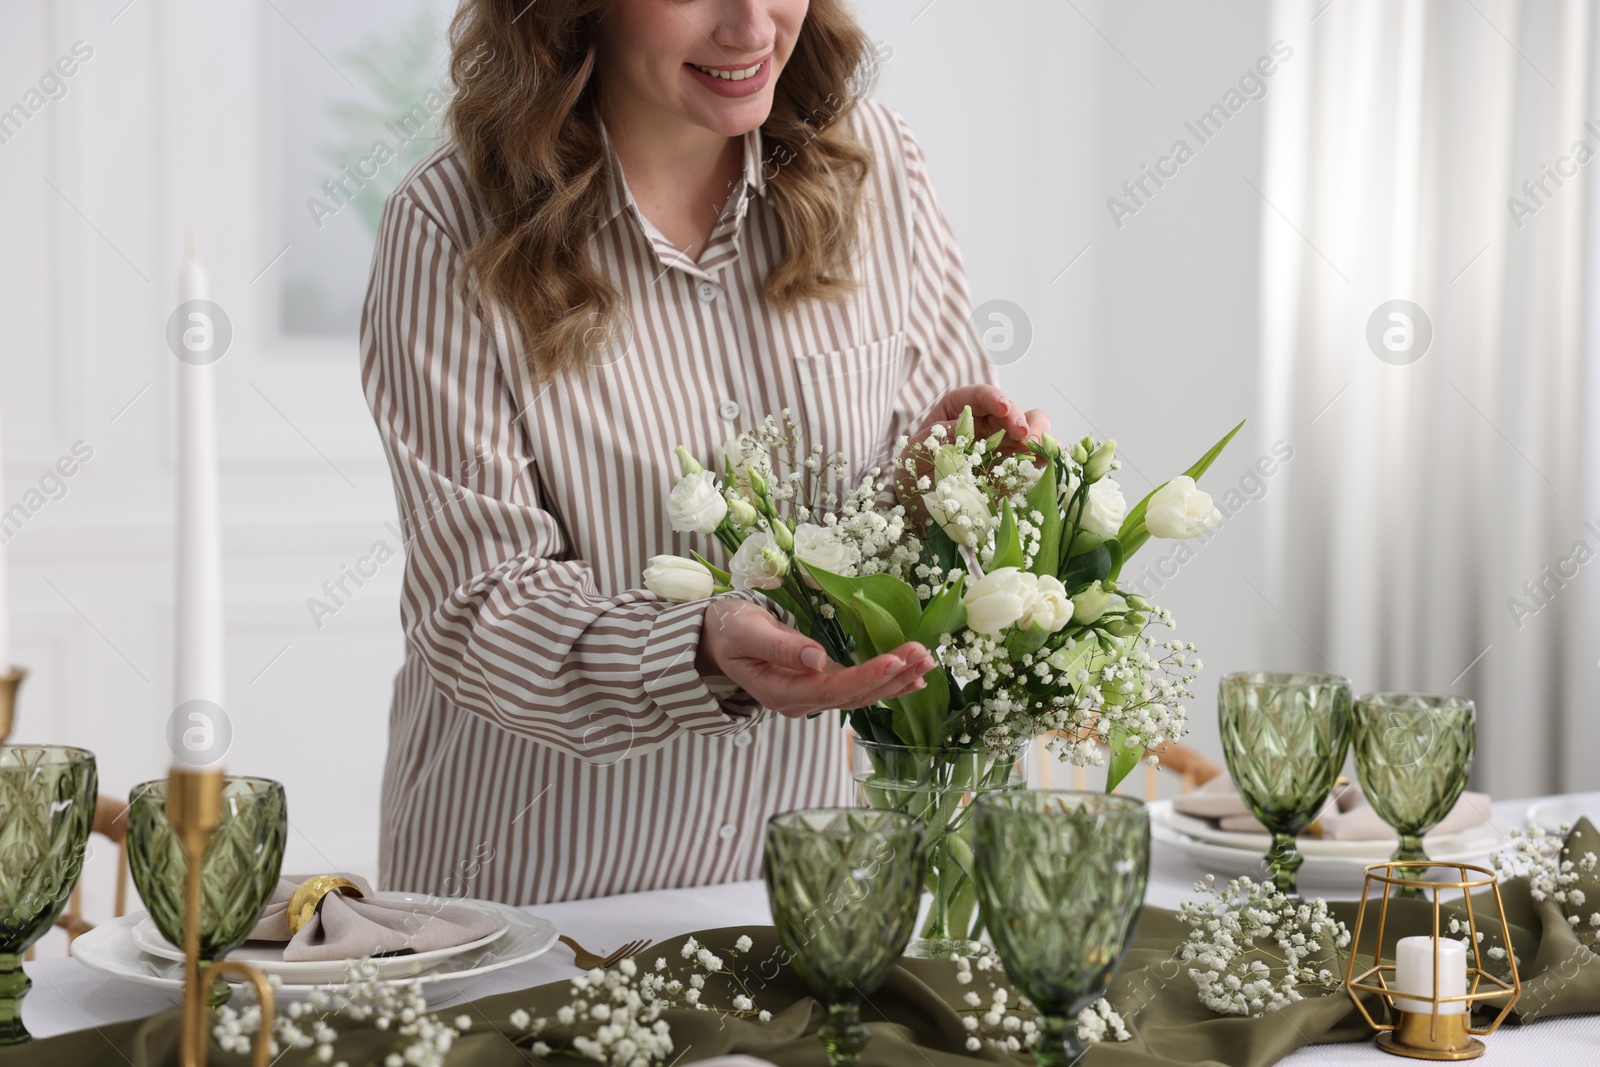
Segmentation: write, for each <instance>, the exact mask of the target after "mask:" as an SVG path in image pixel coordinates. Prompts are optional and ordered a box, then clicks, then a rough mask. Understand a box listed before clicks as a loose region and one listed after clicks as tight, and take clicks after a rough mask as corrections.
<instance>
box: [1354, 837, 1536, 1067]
mask: <svg viewBox="0 0 1600 1067" xmlns="http://www.w3.org/2000/svg"><path fill="white" fill-rule="evenodd" d="M1430 872H1449V874H1453V875H1454V876H1455V877H1454V878H1451V877H1449V874H1447V875H1446V876H1445V877H1444V878H1440V877H1438V876H1437V873H1433V874H1432V875H1431V876H1430ZM1366 874H1367V877H1366V880H1365V882H1364V883H1363V885H1362V887H1361V907H1360V910H1359V911H1357V912H1356V929H1355V935H1354V936H1353V937H1352V939H1351V942H1350V944H1351V949H1350V964H1349V966H1348V967H1347V968H1346V970H1345V980H1344V984H1345V988H1346V989H1348V990H1349V991H1350V997H1351V999H1352V1000H1354V1001H1355V1002H1356V1007H1357V1008H1358V1009H1360V1011H1361V1014H1362V1016H1363V1017H1364V1018H1365V1019H1366V1020H1367V1022H1368V1023H1369V1024H1370V1025H1371V1026H1372V1028H1373V1029H1374V1030H1377V1031H1379V1033H1378V1047H1379V1048H1380V1049H1382V1050H1383V1051H1385V1052H1388V1053H1392V1054H1393V1055H1396V1056H1409V1057H1412V1058H1413V1059H1419V1060H1470V1059H1476V1058H1477V1057H1479V1056H1481V1055H1483V1053H1484V1050H1485V1046H1484V1044H1483V1042H1482V1041H1479V1040H1477V1038H1476V1037H1474V1036H1473V1035H1478V1036H1479V1037H1482V1036H1485V1035H1488V1034H1492V1033H1494V1032H1495V1030H1497V1029H1499V1027H1500V1024H1501V1023H1502V1022H1504V1021H1505V1018H1506V1016H1507V1015H1509V1014H1510V1013H1511V1008H1512V1006H1513V1005H1515V1004H1516V1002H1517V1000H1518V998H1520V997H1521V996H1522V980H1521V979H1520V978H1518V977H1517V960H1516V953H1515V952H1513V951H1512V947H1511V930H1510V927H1509V926H1507V924H1506V911H1505V905H1504V904H1503V903H1502V902H1501V899H1500V886H1499V884H1498V881H1497V879H1496V877H1495V873H1494V872H1493V871H1491V870H1489V869H1488V868H1486V867H1475V866H1473V865H1472V864H1469V863H1442V862H1440V861H1438V860H1403V861H1396V862H1391V863H1374V864H1373V865H1371V866H1370V867H1368V868H1367V869H1366ZM1375 884H1376V885H1382V886H1383V897H1382V902H1381V905H1380V907H1379V908H1378V909H1377V910H1378V918H1377V922H1378V930H1377V937H1376V938H1374V940H1373V948H1372V965H1371V966H1369V967H1367V968H1366V969H1365V970H1363V971H1362V972H1361V973H1360V974H1357V973H1356V964H1357V959H1358V957H1359V955H1360V945H1361V928H1362V925H1363V924H1364V923H1366V922H1367V919H1368V909H1367V905H1368V903H1369V898H1370V895H1371V893H1372V890H1373V886H1374V885H1375ZM1483 888H1488V889H1489V890H1490V891H1491V892H1492V893H1493V894H1494V907H1495V914H1494V915H1493V916H1492V918H1493V919H1495V920H1497V921H1498V923H1499V926H1500V939H1501V943H1502V944H1503V945H1504V946H1505V950H1506V966H1507V967H1509V968H1510V969H1511V980H1510V981H1509V982H1508V981H1506V980H1505V979H1503V978H1500V977H1499V976H1497V975H1495V974H1491V973H1490V972H1489V971H1488V970H1486V969H1485V968H1484V966H1483V953H1482V950H1481V949H1480V948H1479V946H1478V933H1479V928H1478V918H1479V917H1478V915H1477V914H1476V913H1475V912H1474V911H1473V905H1472V891H1473V890H1474V889H1483ZM1396 889H1420V890H1422V892H1423V895H1424V896H1425V897H1429V898H1431V901H1432V904H1433V927H1432V930H1433V932H1432V935H1431V936H1429V935H1421V936H1416V937H1403V938H1401V939H1400V940H1399V941H1398V942H1397V943H1396V945H1395V962H1394V963H1384V962H1383V959H1382V954H1383V935H1384V930H1385V928H1386V927H1387V925H1388V921H1389V898H1390V896H1391V894H1392V893H1393V891H1394V890H1396ZM1446 891H1457V892H1459V893H1460V894H1461V899H1462V906H1463V910H1464V911H1465V913H1466V924H1467V940H1466V943H1465V944H1463V943H1462V942H1461V941H1458V940H1456V939H1454V938H1448V937H1441V936H1440V932H1439V927H1440V906H1441V904H1442V902H1443V899H1442V898H1443V896H1444V893H1445V892H1446ZM1469 959H1470V963H1469V962H1468V961H1469ZM1359 993H1377V994H1378V995H1380V996H1382V997H1383V998H1384V1000H1385V1001H1387V1002H1388V1004H1389V1008H1390V1011H1391V1013H1392V1014H1393V1016H1394V1020H1395V1021H1394V1022H1392V1023H1379V1022H1378V1021H1377V1020H1376V1019H1374V1018H1373V1017H1372V1014H1371V1013H1370V1012H1368V1011H1367V1006H1366V1005H1365V1004H1363V1003H1362V1002H1361V998H1360V996H1358V994H1359ZM1500 997H1507V998H1508V999H1507V1000H1506V1002H1505V1004H1504V1005H1502V1006H1501V1008H1500V1012H1499V1014H1497V1015H1496V1016H1495V1017H1494V1021H1493V1022H1491V1023H1490V1024H1489V1025H1488V1026H1485V1027H1481V1028H1479V1027H1474V1026H1473V1025H1472V1006H1473V1005H1474V1004H1476V1003H1478V1002H1479V1001H1488V1000H1494V999H1497V998H1500Z"/></svg>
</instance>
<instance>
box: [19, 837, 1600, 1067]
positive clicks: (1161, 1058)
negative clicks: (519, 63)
mask: <svg viewBox="0 0 1600 1067" xmlns="http://www.w3.org/2000/svg"><path fill="white" fill-rule="evenodd" d="M1571 843H1572V844H1574V845H1579V844H1581V846H1582V847H1581V848H1574V849H1573V852H1574V854H1577V853H1580V852H1583V851H1590V850H1593V851H1600V835H1597V834H1596V833H1595V831H1594V828H1593V827H1591V826H1588V825H1587V823H1580V825H1579V828H1578V830H1576V831H1574V833H1573V836H1572V838H1571ZM1581 887H1582V888H1583V889H1584V890H1585V894H1586V897H1587V899H1586V902H1585V904H1584V905H1583V906H1582V907H1579V908H1576V909H1574V910H1575V911H1576V912H1578V913H1580V915H1581V917H1582V918H1583V919H1585V920H1586V919H1587V918H1588V915H1589V913H1591V912H1593V911H1595V910H1596V909H1600V872H1594V871H1591V872H1588V873H1587V874H1586V875H1585V876H1584V879H1583V882H1582V883H1581ZM1501 894H1502V896H1503V898H1504V902H1505V909H1506V919H1507V922H1508V923H1509V925H1510V928H1511V940H1512V944H1513V946H1514V947H1515V950H1516V953H1517V956H1518V959H1519V960H1520V961H1521V976H1522V981H1523V996H1522V1000H1521V1001H1520V1002H1519V1003H1518V1005H1517V1007H1516V1009H1515V1010H1514V1011H1513V1013H1512V1016H1511V1020H1510V1021H1509V1022H1508V1024H1507V1025H1517V1024H1520V1023H1526V1022H1531V1021H1534V1020H1537V1019H1545V1018H1553V1017H1556V1016H1561V1015H1574V1014H1587V1013H1600V957H1597V956H1596V955H1595V954H1594V953H1593V952H1591V951H1589V950H1588V949H1587V948H1585V947H1584V946H1583V944H1582V943H1581V942H1580V939H1579V936H1578V935H1577V934H1576V933H1575V932H1574V931H1573V929H1572V928H1571V927H1570V926H1569V925H1568V923H1567V921H1566V918H1565V916H1564V915H1563V914H1562V911H1561V907H1560V905H1558V904H1556V903H1555V902H1553V901H1550V900H1545V901H1542V902H1541V901H1535V900H1534V899H1533V895H1532V893H1531V891H1530V890H1529V888H1528V884H1527V882H1526V881H1525V880H1524V879H1513V880H1510V881H1508V882H1506V883H1505V884H1504V885H1503V886H1502V887H1501ZM1330 908H1331V909H1332V911H1333V912H1334V914H1335V915H1336V916H1337V917H1338V918H1339V919H1341V920H1343V921H1344V922H1345V924H1346V925H1347V926H1349V927H1351V928H1352V929H1353V928H1354V924H1355V913H1356V903H1355V902H1353V901H1350V902H1337V903H1334V904H1331V905H1330ZM1491 912H1492V909H1491ZM1478 914H1479V915H1484V914H1485V913H1484V912H1481V911H1480V912H1479V913H1478ZM1389 925H1390V929H1389V931H1388V932H1387V933H1386V937H1385V940H1386V941H1387V942H1389V943H1390V944H1392V941H1393V939H1397V938H1399V937H1402V936H1406V935H1408V934H1417V933H1427V932H1430V930H1431V916H1430V915H1429V908H1428V906H1427V905H1425V904H1424V903H1422V902H1419V901H1392V902H1391V904H1390V920H1389ZM1372 932H1373V931H1372V927H1371V926H1370V925H1369V926H1368V928H1367V930H1366V931H1364V933H1363V940H1370V937H1371V934H1372ZM1187 933H1188V928H1187V927H1185V926H1184V925H1183V924H1182V923H1180V922H1179V921H1178V919H1177V916H1176V914H1175V913H1174V912H1171V911H1168V910H1166V909H1162V908H1154V907H1147V908H1146V909H1145V910H1144V912H1143V914H1142V916H1141V919H1140V924H1139V928H1138V932H1137V934H1136V938H1135V942H1134V945H1133V948H1132V949H1131V951H1130V952H1129V954H1128V957H1127V959H1126V961H1125V962H1124V964H1123V966H1122V969H1121V971H1120V972H1119V974H1118V977H1117V981H1116V983H1115V985H1114V986H1113V987H1112V990H1111V993H1110V996H1109V999H1110V1001H1111V1005H1112V1006H1113V1007H1114V1008H1116V1009H1117V1011H1118V1012H1120V1013H1121V1015H1122V1017H1123V1019H1124V1020H1125V1021H1126V1023H1127V1025H1128V1029H1129V1030H1130V1031H1131V1032H1132V1035H1133V1037H1132V1040H1130V1041H1126V1042H1117V1043H1109V1042H1108V1043H1104V1044H1101V1045H1097V1046H1095V1047H1094V1048H1093V1049H1091V1051H1090V1053H1089V1055H1088V1057H1087V1060H1086V1064H1085V1067H1171V1065H1174V1064H1195V1065H1228V1067H1266V1065H1268V1064H1272V1063H1275V1062H1276V1061H1277V1060H1279V1059H1281V1058H1282V1057H1283V1056H1286V1055H1288V1054H1289V1053H1290V1052H1292V1051H1294V1050H1295V1049H1298V1048H1301V1047H1303V1046H1305V1045H1309V1044H1320V1043H1329V1042H1340V1041H1362V1040H1370V1038H1371V1034H1370V1030H1369V1029H1368V1027H1367V1026H1366V1023H1365V1022H1364V1020H1363V1019H1362V1018H1361V1015H1360V1013H1359V1012H1358V1011H1356V1009H1355V1008H1354V1006H1353V1005H1352V1003H1351V1001H1350V998H1349V996H1348V995H1347V994H1345V993H1343V992H1338V993H1331V994H1328V995H1318V996H1311V997H1307V998H1306V999H1305V1000H1303V1001H1300V1002H1299V1003H1296V1004H1292V1005H1290V1006H1288V1007H1287V1008H1285V1009H1283V1010H1282V1011H1279V1012H1274V1013H1271V1014H1269V1015H1267V1016H1266V1017H1264V1018H1260V1019H1247V1018H1242V1017H1236V1016H1219V1015H1216V1014H1214V1013H1213V1012H1211V1011H1210V1010H1209V1009H1207V1008H1205V1007H1204V1006H1202V1005H1201V1003H1200V1001H1199V998H1198V997H1197V996H1196V993H1195V987H1194V983H1193V981H1191V980H1190V979H1189V977H1188V975H1187V973H1186V966H1185V965H1184V964H1183V963H1182V962H1181V961H1180V960H1178V959H1177V958H1176V956H1175V949H1176V947H1177V946H1178V945H1179V944H1180V943H1181V942H1182V941H1183V939H1184V938H1185V936H1186V935H1187ZM741 934H744V935H748V936H749V937H750V938H751V940H752V941H753V942H754V948H753V949H752V951H750V952H748V953H745V954H743V956H742V957H741V958H740V960H739V964H738V965H739V967H740V968H741V974H742V975H743V976H744V980H745V983H746V985H747V986H748V987H749V989H750V991H751V993H752V995H753V996H754V997H755V1000H756V1005H757V1007H760V1008H765V1009H767V1010H769V1011H771V1012H772V1013H773V1019H772V1020H771V1021H770V1022H768V1023H758V1022H754V1021H745V1020H742V1019H735V1018H724V1017H723V1016H721V1015H720V1014H718V1013H716V1012H702V1011H692V1010H672V1011H669V1012H667V1013H666V1015H665V1016H664V1017H665V1018H666V1019H667V1020H668V1021H669V1023H670V1024H671V1026H672V1040H673V1044H674V1046H675V1049H676V1052H675V1055H676V1056H677V1057H678V1058H677V1059H676V1061H675V1063H676V1064H678V1065H685V1064H690V1063H693V1062H695V1061H697V1060H702V1059H706V1058H709V1057H712V1056H719V1055H725V1054H729V1053H746V1054H749V1055H752V1056H756V1057H758V1058H760V1059H764V1060H769V1061H771V1062H773V1063H776V1064H778V1065H779V1067H825V1062H826V1060H825V1057H824V1054H823V1050H822V1046H821V1044H820V1043H819V1042H818V1041H817V1039H816V1034H815V1031H816V1029H817V1028H818V1027H819V1026H820V1025H821V1023H822V1017H823V1012H822V1009H821V1007H820V1006H819V1005H818V1004H816V1002H814V1001H812V1000H811V999H810V997H809V996H808V995H807V992H806V989H805V986H804V984H803V983H802V982H801V981H800V979H799V978H798V976H796V975H795V974H794V972H793V971H792V970H791V969H789V968H787V967H785V966H782V965H781V964H782V961H783V960H784V958H785V956H784V953H783V951H782V949H781V948H780V947H779V946H778V945H777V942H776V938H775V935H774V932H773V929H772V928H771V927H755V926H752V927H732V928H727V929H722V930H712V931H703V932H698V933H695V934H692V935H684V936H683V937H678V938H673V939H669V940H667V941H664V942H662V943H661V944H659V945H657V946H654V947H652V948H651V949H649V950H648V951H647V952H646V954H645V956H644V957H643V958H644V959H645V961H646V965H647V966H648V964H649V962H650V961H653V960H654V959H655V958H656V957H657V956H665V957H666V958H667V960H668V961H669V964H670V965H672V966H673V967H674V969H676V968H677V967H678V965H681V964H682V962H683V961H682V960H681V959H680V957H679V955H678V948H679V946H680V945H681V944H682V943H683V941H684V940H685V939H686V938H687V937H690V936H692V937H694V938H695V939H696V940H698V941H699V942H700V943H701V944H703V945H705V946H706V947H708V948H710V949H711V950H712V951H714V952H717V953H718V954H721V955H723V956H724V958H725V959H727V958H729V956H728V950H729V949H730V947H731V946H732V945H733V943H734V941H735V940H737V939H738V937H739V936H740V935H741ZM1491 943H1492V942H1486V943H1485V944H1486V947H1487V945H1489V944H1491ZM1370 951H1371V950H1370V946H1369V945H1367V946H1363V952H1364V954H1365V953H1369V952H1370ZM1386 955H1388V953H1386ZM955 975H956V968H955V965H954V964H953V963H950V962H949V961H943V960H915V959H907V960H903V961H902V962H901V965H900V966H899V967H898V968H897V969H896V971H895V972H894V973H893V974H892V975H891V976H890V978H889V980H888V981H887V982H886V983H885V984H884V986H883V987H882V988H881V989H879V990H878V991H877V992H876V993H874V994H873V995H872V997H871V998H870V1000H869V1002H868V1003H867V1005H866V1007H865V1009H864V1011H863V1016H864V1018H865V1019H866V1020H867V1022H868V1025H869V1027H870V1028H871V1030H872V1032H873V1039H872V1042H871V1044H869V1045H868V1047H867V1049H866V1051H865V1053H864V1054H863V1056H862V1064H863V1067H958V1065H965V1067H971V1064H973V1063H974V1062H975V1061H984V1060H987V1061H989V1062H994V1063H1001V1064H1014V1063H1031V1057H1028V1056H1022V1057H1018V1056H1011V1055H1008V1054H1006V1053H1001V1052H997V1051H994V1050H992V1049H988V1048H986V1049H985V1051H983V1052H982V1053H976V1054H975V1053H969V1052H967V1051H966V1039H967V1031H966V1029H965V1028H964V1026H963V1025H962V1020H961V1014H960V1011H961V1010H962V1009H961V996H962V994H964V993H965V992H967V991H968V989H969V988H971V987H970V986H964V985H961V984H959V983H957V981H956V978H955ZM724 988H725V986H724V983H722V982H721V981H719V980H716V979H712V980H710V981H708V982H707V991H706V996H707V1001H708V1003H713V1004H717V1005H720V1004H721V1002H722V1000H725V999H726V997H725V996H723V993H722V990H723V989H724ZM713 992H715V993H716V996H713V995H712V994H713ZM728 996H731V993H730V994H728ZM569 999H570V995H569V985H568V983H567V982H566V981H561V982H554V983H551V984H548V985H544V986H539V987H537V988H534V989H529V990H524V991H521V992H516V993H504V994H500V995H497V996H492V997H486V998H484V999H482V1000H478V1001H474V1002H472V1003H470V1004H465V1005H457V1006H454V1007H451V1008H447V1009H445V1010H444V1011H443V1012H441V1014H442V1015H444V1016H445V1017H446V1018H447V1019H454V1018H456V1017H457V1016H459V1015H466V1016H468V1017H469V1018H470V1019H471V1020H472V1027H471V1029H470V1030H469V1031H468V1032H466V1033H464V1034H462V1035H461V1036H460V1037H459V1038H458V1039H457V1040H456V1043H455V1046H454V1048H453V1049H452V1050H451V1052H450V1055H449V1059H448V1063H449V1064H450V1065H452V1067H502V1065H504V1067H510V1065H513V1064H526V1063H531V1062H536V1058H535V1057H534V1056H533V1055H532V1053H531V1052H529V1051H527V1049H526V1047H525V1045H526V1041H524V1043H523V1047H519V1046H518V1045H516V1044H514V1043H513V1039H516V1038H519V1037H522V1036H523V1035H522V1034H521V1032H520V1031H518V1030H516V1029H515V1028H513V1027H512V1026H511V1025H510V1023H509V1021H508V1019H509V1016H510V1015H511V1013H512V1012H514V1011H516V1010H517V1009H519V1008H520V1009H523V1010H526V1011H528V1012H529V1013H530V1014H533V1015H535V1016H538V1015H544V1016H551V1017H553V1016H554V1015H555V1012H556V1009H557V1008H558V1007H560V1006H561V1005H563V1004H565V1003H567V1001H568V1000H569ZM1375 1014H1380V1015H1381V1009H1377V1010H1375ZM177 1020H178V1009H176V1008H173V1009H170V1010H168V1011H165V1012H161V1013H160V1014H157V1015H153V1016H151V1017H149V1018H147V1019H138V1020H133V1021H129V1022H123V1023H117V1024H114V1025H110V1026H104V1027H100V1028H98V1029H91V1030H84V1031H79V1032H77V1033H72V1034H64V1035H61V1036H59V1037H54V1038H49V1039H46V1040H43V1041H36V1042H34V1043H32V1044H29V1045H23V1046H19V1047H17V1048H11V1049H0V1067H79V1065H83V1067H89V1065H100V1064H106V1065H110V1067H123V1065H127V1067H169V1065H176V1063H177ZM329 1021H330V1022H331V1023H332V1025H334V1026H335V1027H336V1028H337V1029H339V1030H340V1031H341V1038H340V1040H339V1042H338V1043H337V1045H336V1046H335V1047H336V1055H335V1058H336V1059H342V1060H344V1061H346V1062H348V1063H349V1064H350V1065H351V1067H358V1065H365V1064H381V1063H382V1062H383V1059H384V1057H385V1056H386V1055H387V1054H388V1053H389V1052H391V1051H393V1050H394V1049H395V1047H396V1044H397V1039H396V1037H395V1035H394V1034H393V1033H391V1032H383V1031H379V1030H377V1029H375V1028H373V1027H371V1026H370V1025H357V1024H354V1023H350V1022H348V1021H346V1020H342V1019H338V1018H334V1019H330V1020H329ZM545 1039H546V1040H548V1041H550V1042H551V1043H552V1044H556V1042H555V1041H554V1040H553V1039H552V1038H550V1037H548V1036H547V1037H546V1038H545ZM1489 1040H1490V1041H1491V1042H1492V1041H1493V1040H1494V1039H1493V1038H1492V1037H1491V1038H1490V1039H1489ZM560 1059H561V1060H562V1062H565V1063H574V1062H585V1061H582V1060H575V1059H573V1058H571V1057H566V1056H563V1057H560ZM211 1062H212V1063H213V1064H217V1065H219V1067H221V1065H226V1067H234V1065H240V1064H244V1063H245V1062H247V1061H246V1058H245V1057H242V1056H237V1055H230V1054H227V1053H222V1052H220V1051H218V1050H216V1049H215V1047H213V1049H212V1054H211ZM310 1062H312V1061H311V1060H310V1058H309V1055H308V1053H307V1052H291V1053H289V1054H287V1055H285V1056H283V1057H282V1058H281V1059H279V1060H278V1063H279V1064H282V1065H284V1067H290V1065H300V1064H307V1063H310Z"/></svg>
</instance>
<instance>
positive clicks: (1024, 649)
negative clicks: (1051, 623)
mask: <svg viewBox="0 0 1600 1067" xmlns="http://www.w3.org/2000/svg"><path fill="white" fill-rule="evenodd" d="M1049 637H1050V631H1049V630H1046V629H1045V628H1044V627H1042V626H1030V627H1028V628H1027V629H1026V630H1013V631H1011V636H1010V637H1008V638H1006V652H1007V653H1008V654H1009V655H1010V656H1011V658H1012V659H1021V658H1022V657H1023V656H1026V655H1027V654H1028V653H1029V652H1032V651H1034V650H1035V649H1037V648H1039V647H1040V646H1042V645H1043V644H1044V643H1045V641H1047V640H1048V639H1049Z"/></svg>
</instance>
